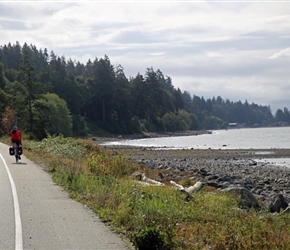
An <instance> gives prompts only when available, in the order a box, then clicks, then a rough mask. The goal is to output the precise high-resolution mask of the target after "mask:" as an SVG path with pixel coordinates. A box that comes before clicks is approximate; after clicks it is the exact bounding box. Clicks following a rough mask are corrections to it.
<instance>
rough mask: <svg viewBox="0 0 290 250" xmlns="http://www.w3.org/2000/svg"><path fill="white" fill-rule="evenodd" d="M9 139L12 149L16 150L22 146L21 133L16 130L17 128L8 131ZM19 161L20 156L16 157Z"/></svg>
mask: <svg viewBox="0 0 290 250" xmlns="http://www.w3.org/2000/svg"><path fill="white" fill-rule="evenodd" d="M9 134H10V139H11V142H12V144H13V147H14V148H16V146H17V148H18V147H19V146H20V145H22V142H21V131H20V130H19V129H18V128H17V126H13V128H12V130H11V131H10V133H9ZM18 158H19V160H21V157H20V155H18Z"/></svg>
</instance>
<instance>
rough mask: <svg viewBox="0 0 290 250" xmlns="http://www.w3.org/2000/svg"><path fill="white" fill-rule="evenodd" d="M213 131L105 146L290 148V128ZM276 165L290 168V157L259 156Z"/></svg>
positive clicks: (125, 141)
mask: <svg viewBox="0 0 290 250" xmlns="http://www.w3.org/2000/svg"><path fill="white" fill-rule="evenodd" d="M211 132H212V134H203V135H198V136H176V137H161V138H146V139H138V140H122V139H116V141H111V142H107V143H104V144H103V145H128V146H136V147H152V148H154V149H157V150H158V149H168V150H170V149H209V148H211V149H273V148H285V149H288V148H290V127H275V128H272V127H271V128H243V129H229V130H213V131H211ZM259 161H265V162H271V164H273V165H279V166H286V167H290V158H280V159H276V158H275V159H265V160H263V159H259Z"/></svg>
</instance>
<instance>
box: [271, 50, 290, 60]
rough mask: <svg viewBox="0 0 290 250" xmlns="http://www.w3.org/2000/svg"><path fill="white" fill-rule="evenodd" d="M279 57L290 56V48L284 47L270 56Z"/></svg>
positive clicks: (272, 57)
mask: <svg viewBox="0 0 290 250" xmlns="http://www.w3.org/2000/svg"><path fill="white" fill-rule="evenodd" d="M277 58H290V48H286V49H283V50H281V51H279V52H276V53H275V54H273V55H272V56H270V57H269V59H277Z"/></svg>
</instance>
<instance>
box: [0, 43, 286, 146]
mask: <svg viewBox="0 0 290 250" xmlns="http://www.w3.org/2000/svg"><path fill="white" fill-rule="evenodd" d="M0 100H1V102H0V119H1V123H0V132H1V134H2V135H3V134H7V132H8V131H9V129H10V128H11V127H12V126H13V125H15V124H16V125H18V127H19V128H20V129H21V130H22V131H25V133H26V134H27V135H29V136H30V138H32V139H38V140H40V139H43V138H45V137H47V136H48V135H54V134H56V135H59V134H62V135H63V136H74V137H81V136H87V135H89V134H91V135H104V134H116V135H119V134H123V135H125V134H126V135H131V134H141V133H142V132H158V133H162V132H176V131H184V130H210V129H225V128H227V127H228V125H229V123H235V124H239V125H240V126H245V127H253V126H273V125H286V124H289V122H290V114H289V111H288V109H287V108H284V109H278V110H277V111H276V113H275V115H273V114H272V112H271V108H270V106H262V105H258V104H255V103H248V102H247V100H245V101H244V102H241V101H238V102H233V101H230V100H228V99H223V98H222V97H221V96H217V97H212V98H210V99H205V98H204V97H199V96H196V95H191V94H190V93H189V92H188V91H186V90H183V91H182V90H180V89H179V88H175V87H174V85H173V83H172V79H171V78H170V77H169V76H165V75H163V73H162V71H161V70H160V69H157V70H154V69H153V67H152V66H150V67H148V68H147V69H146V70H145V74H144V75H142V74H140V73H136V76H135V77H130V78H128V77H126V75H125V73H124V68H123V67H122V66H121V65H117V66H115V67H114V66H113V65H112V63H111V62H110V59H109V56H108V55H104V57H103V58H95V59H94V61H91V60H88V62H87V63H86V64H82V63H80V62H78V61H72V60H71V59H66V58H65V57H64V56H58V55H55V54H54V52H53V51H51V52H48V50H47V49H46V48H45V49H38V48H36V46H34V45H28V44H26V43H24V45H23V46H21V45H20V44H19V42H16V43H15V44H11V43H8V44H7V45H2V46H0Z"/></svg>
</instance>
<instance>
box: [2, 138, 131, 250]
mask: <svg viewBox="0 0 290 250" xmlns="http://www.w3.org/2000/svg"><path fill="white" fill-rule="evenodd" d="M0 249H1V250H2V249H19V250H22V249H108V250H110V249H111V250H128V249H132V247H131V246H130V245H129V244H128V243H126V242H124V241H123V240H122V239H121V238H120V237H119V236H118V235H116V234H115V233H113V232H112V231H111V230H110V228H109V227H108V226H107V225H105V224H104V223H102V222H101V221H100V219H99V218H98V217H97V216H96V214H95V213H93V212H92V211H91V210H90V209H89V208H87V207H86V206H84V205H82V204H80V203H78V202H76V201H73V200H72V199H70V198H69V197H68V194H67V193H66V192H65V191H64V190H63V189H62V188H61V187H59V186H57V185H55V184H54V183H53V181H52V179H51V176H50V175H49V174H48V173H47V172H45V171H44V170H43V169H42V168H41V167H40V166H38V165H37V164H35V163H33V162H32V161H30V160H28V159H27V158H26V157H25V156H24V155H22V157H21V160H20V161H19V162H18V163H16V162H15V157H13V156H10V155H9V152H8V146H7V145H5V144H2V143H0Z"/></svg>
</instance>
